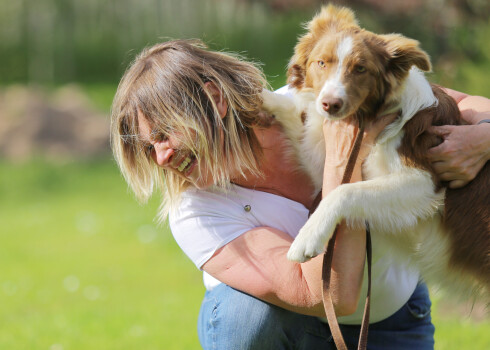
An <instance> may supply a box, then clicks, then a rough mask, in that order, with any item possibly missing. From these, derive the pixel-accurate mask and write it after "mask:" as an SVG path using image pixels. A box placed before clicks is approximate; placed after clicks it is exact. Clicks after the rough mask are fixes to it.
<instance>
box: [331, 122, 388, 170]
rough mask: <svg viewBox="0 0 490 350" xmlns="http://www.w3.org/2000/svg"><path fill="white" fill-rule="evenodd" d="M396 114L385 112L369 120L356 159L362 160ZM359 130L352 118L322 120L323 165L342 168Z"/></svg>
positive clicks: (345, 163)
mask: <svg viewBox="0 0 490 350" xmlns="http://www.w3.org/2000/svg"><path fill="white" fill-rule="evenodd" d="M396 117H397V114H395V113H393V114H387V115H384V116H381V117H379V118H377V119H376V120H375V121H373V122H370V123H368V124H367V125H366V127H365V129H364V135H363V140H362V144H361V149H360V151H359V155H358V159H360V160H361V161H360V162H359V164H360V163H362V161H363V160H364V159H365V158H366V157H367V156H368V155H369V152H370V151H371V147H372V146H373V145H374V143H375V141H376V139H377V137H378V136H379V135H380V133H381V132H382V131H383V130H384V129H385V128H386V127H387V126H388V125H389V124H391V123H392V122H393V121H394V120H395V119H396ZM358 131H359V127H358V123H357V121H356V120H354V119H353V118H349V119H347V120H346V119H344V120H328V119H325V121H324V122H323V135H324V138H325V150H326V158H325V166H327V167H328V168H330V169H332V168H337V169H341V170H343V169H344V168H345V167H346V165H347V161H348V159H349V154H350V151H351V149H352V147H353V145H354V141H355V139H356V135H357V133H358Z"/></svg>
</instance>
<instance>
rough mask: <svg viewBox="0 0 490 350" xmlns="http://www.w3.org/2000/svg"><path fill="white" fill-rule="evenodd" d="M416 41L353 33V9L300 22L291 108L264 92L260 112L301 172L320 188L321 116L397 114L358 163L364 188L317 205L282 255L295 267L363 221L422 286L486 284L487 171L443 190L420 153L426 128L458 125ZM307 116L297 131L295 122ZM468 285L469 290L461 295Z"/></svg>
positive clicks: (346, 189) (430, 138)
mask: <svg viewBox="0 0 490 350" xmlns="http://www.w3.org/2000/svg"><path fill="white" fill-rule="evenodd" d="M430 67H431V65H430V61H429V57H428V56H427V54H426V53H425V52H424V51H422V50H421V49H420V48H419V45H418V42H417V41H415V40H412V39H408V38H405V37H403V36H401V35H398V34H390V35H376V34H374V33H371V32H368V31H366V30H363V29H361V28H360V27H359V26H358V24H357V21H356V19H355V17H354V14H353V13H352V11H350V10H349V9H346V8H339V7H334V6H331V5H330V6H327V7H324V8H323V9H322V11H321V13H319V14H318V15H317V16H315V17H314V18H313V20H312V21H311V22H310V23H309V24H308V32H307V33H306V34H305V35H304V36H302V37H301V38H300V39H299V42H298V44H297V45H296V48H295V54H294V56H293V57H292V59H291V63H290V68H289V74H288V83H289V85H290V86H291V87H293V88H294V89H295V93H294V95H295V96H294V101H295V102H294V103H293V102H292V101H291V100H290V99H289V98H287V97H284V96H281V95H278V94H274V93H271V92H264V108H265V109H266V110H268V111H269V112H271V113H273V114H275V115H276V118H277V119H278V120H279V122H280V123H281V124H283V127H284V129H285V132H286V134H287V135H288V136H289V137H290V138H291V139H292V140H293V144H295V146H296V151H297V153H298V154H299V155H300V159H301V161H302V164H303V166H304V167H305V168H306V170H307V171H308V173H309V174H310V175H311V176H312V178H313V179H314V181H315V184H316V186H317V188H318V189H320V188H321V185H322V169H323V167H324V161H325V149H324V139H323V131H322V124H323V120H324V118H329V119H343V118H346V117H349V116H352V115H354V116H355V118H359V119H364V120H366V121H367V120H370V119H371V118H376V116H380V115H385V114H387V113H391V112H395V111H398V112H399V117H398V118H397V119H396V120H395V121H394V122H393V123H391V124H390V125H389V126H388V127H386V128H385V130H384V131H383V132H382V134H381V135H380V136H379V137H378V139H377V142H376V144H375V145H374V147H373V148H372V150H371V152H370V154H369V156H368V158H367V159H366V160H365V162H364V164H363V177H364V180H365V181H363V182H357V183H352V184H344V185H341V186H339V187H337V188H336V189H335V190H334V191H332V192H330V193H329V194H328V195H327V197H325V198H323V200H322V201H321V203H320V205H319V207H318V208H317V210H316V211H315V213H314V214H313V215H312V216H311V217H310V219H309V220H308V222H307V223H306V224H305V226H304V227H303V228H302V229H301V230H300V232H299V235H298V236H297V237H296V239H295V240H294V242H293V244H292V246H291V248H290V250H289V252H288V258H289V259H290V260H294V261H298V262H303V261H305V260H308V259H309V258H311V257H313V256H315V255H318V254H320V253H322V252H323V251H324V247H325V243H326V242H327V241H328V239H329V238H330V237H331V235H332V233H333V231H334V229H335V227H336V225H337V224H338V223H340V221H341V220H342V219H346V220H347V222H348V223H350V224H362V223H364V221H365V220H367V221H368V222H369V225H370V227H371V232H372V234H373V235H376V236H377V241H378V242H380V241H383V243H384V244H387V245H388V247H390V249H391V250H393V251H394V254H393V255H395V256H400V257H402V258H403V259H404V260H406V261H407V262H410V263H411V264H413V265H415V267H416V268H417V269H418V270H419V271H420V273H421V275H422V277H423V278H425V279H426V280H427V281H429V282H431V281H432V282H436V283H439V284H441V283H442V284H444V285H446V286H448V287H450V288H454V287H455V286H463V289H464V290H462V291H463V292H464V291H465V290H471V291H474V289H475V288H480V289H481V290H480V292H481V291H482V290H484V291H485V297H488V294H486V292H488V287H489V286H490V196H489V184H490V167H489V164H487V165H486V166H485V167H484V169H483V170H482V171H481V172H480V174H479V176H478V177H477V178H476V179H475V180H473V181H472V182H471V183H470V184H469V185H467V186H465V187H464V188H462V189H457V190H452V189H449V188H445V187H444V183H441V182H440V181H439V180H438V178H437V176H436V175H435V174H434V173H433V171H432V170H431V166H430V162H429V160H428V159H427V157H426V156H425V155H426V152H427V150H428V149H429V148H430V147H431V146H434V145H436V144H438V143H440V142H441V140H440V139H438V138H437V137H436V136H434V135H432V134H430V133H429V132H428V131H427V129H428V128H429V127H430V126H431V125H447V124H459V123H460V114H459V110H458V107H457V105H456V103H455V102H454V101H453V100H452V99H451V98H450V97H449V96H448V95H447V94H445V93H444V92H443V91H442V90H441V89H440V88H438V87H436V86H431V85H430V84H429V82H428V81H427V80H426V78H425V77H424V75H423V73H422V72H421V70H422V71H429V70H430ZM304 115H306V119H305V120H304V124H303V123H302V121H301V119H304V118H301V116H304ZM468 287H469V289H467V288H468Z"/></svg>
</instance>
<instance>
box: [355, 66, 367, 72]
mask: <svg viewBox="0 0 490 350" xmlns="http://www.w3.org/2000/svg"><path fill="white" fill-rule="evenodd" d="M355 69H356V72H357V73H364V72H365V71H366V67H364V66H356V68H355Z"/></svg>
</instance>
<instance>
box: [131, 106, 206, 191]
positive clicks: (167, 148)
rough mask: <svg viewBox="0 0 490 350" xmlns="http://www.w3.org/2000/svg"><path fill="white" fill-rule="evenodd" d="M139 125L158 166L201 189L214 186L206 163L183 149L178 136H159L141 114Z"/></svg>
mask: <svg viewBox="0 0 490 350" xmlns="http://www.w3.org/2000/svg"><path fill="white" fill-rule="evenodd" d="M138 125H139V137H140V139H141V140H142V142H143V143H144V148H145V152H146V153H147V155H148V156H149V157H151V158H152V159H153V161H154V162H155V164H156V165H157V166H159V167H161V168H164V169H166V170H169V171H172V172H173V173H175V174H177V175H178V176H181V177H183V178H185V179H186V180H188V181H189V182H191V183H192V184H193V185H194V186H195V187H197V188H199V189H204V188H207V187H209V186H211V185H213V183H214V182H213V177H212V175H211V173H210V172H209V170H208V169H207V167H206V165H205V164H204V162H202V161H201V162H198V160H197V159H196V158H195V157H194V155H193V154H192V152H191V151H190V150H186V149H183V148H181V147H182V146H183V145H181V144H180V143H179V141H177V139H178V138H177V137H175V136H176V135H169V136H163V137H162V136H158V134H157V133H154V132H152V129H151V127H150V124H149V123H148V121H147V120H146V118H145V117H144V115H143V114H142V113H141V112H138Z"/></svg>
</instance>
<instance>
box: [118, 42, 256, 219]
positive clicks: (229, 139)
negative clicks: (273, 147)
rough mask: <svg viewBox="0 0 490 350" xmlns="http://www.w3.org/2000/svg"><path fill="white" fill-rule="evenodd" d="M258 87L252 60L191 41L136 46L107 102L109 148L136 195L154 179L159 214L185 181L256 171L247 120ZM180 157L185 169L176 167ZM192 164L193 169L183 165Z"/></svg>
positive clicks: (225, 179)
mask: <svg viewBox="0 0 490 350" xmlns="http://www.w3.org/2000/svg"><path fill="white" fill-rule="evenodd" d="M264 85H265V80H264V77H263V75H262V72H261V71H260V70H259V69H257V68H256V67H255V66H254V65H252V64H250V63H245V62H243V61H241V60H239V59H237V57H234V56H232V55H229V54H224V53H219V52H212V51H208V50H205V48H204V45H203V44H202V43H201V42H199V41H188V40H180V41H171V42H167V43H162V44H157V45H155V46H153V47H151V48H148V49H145V50H143V52H142V53H141V54H140V55H139V56H138V57H137V58H136V59H135V61H134V62H133V64H132V65H131V66H130V68H129V69H128V70H127V71H126V73H125V74H124V76H123V78H122V80H121V82H120V84H119V87H118V91H117V94H116V96H115V98H114V103H113V106H112V147H113V151H114V154H115V155H116V159H117V160H118V163H119V165H120V168H121V171H122V173H123V175H124V176H125V178H126V180H127V182H128V183H129V184H130V186H131V187H132V189H133V190H134V192H135V194H136V195H137V196H138V198H140V199H141V200H143V201H146V200H147V199H148V198H149V197H150V195H151V193H152V192H153V188H154V186H155V185H156V186H157V187H158V188H159V189H160V190H161V191H162V193H163V197H164V201H165V205H164V206H163V208H164V213H163V216H166V215H165V213H166V212H168V208H169V205H170V203H172V202H175V201H176V200H177V199H178V197H179V193H181V192H182V191H183V190H184V189H186V188H188V187H189V186H190V185H191V184H194V185H199V184H200V183H201V181H204V183H203V184H201V185H200V186H198V187H201V186H204V185H205V184H206V183H210V181H211V182H213V183H216V184H220V185H226V184H227V183H229V180H230V176H231V174H232V172H233V173H234V172H235V171H237V170H238V171H239V172H241V173H243V172H251V173H254V174H259V173H260V171H259V169H258V167H257V160H258V158H259V157H260V154H261V152H260V148H258V147H257V139H256V136H255V134H254V133H253V132H252V131H251V126H252V125H258V124H260V123H261V122H262V121H261V119H260V118H259V117H258V110H259V106H260V104H261V99H260V92H261V91H262V88H263V86H264ZM216 86H219V87H220V89H219V90H218V89H217V87H216ZM189 97H190V98H189ZM203 116H205V117H203ZM224 132H226V134H227V135H226V137H224ZM244 140H247V142H244ZM244 145H245V146H244ZM246 145H249V147H246ZM169 146H172V147H169ZM230 150H233V151H232V152H230ZM148 155H149V156H150V157H148ZM152 161H155V162H156V163H157V164H158V165H160V167H158V168H155V167H153V166H152ZM183 162H187V163H189V164H190V167H189V164H187V165H184V166H183V168H182V169H181V170H179V168H181V167H182V165H183V164H184V163H183ZM196 164H199V167H197V168H198V169H199V171H191V170H194V168H196ZM184 168H187V169H186V170H187V172H182V171H183V170H184ZM162 172H163V174H162ZM204 174H207V175H204ZM208 175H209V179H204V180H203V176H204V177H205V178H207V177H208ZM162 178H165V179H166V181H165V182H164V181H162Z"/></svg>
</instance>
